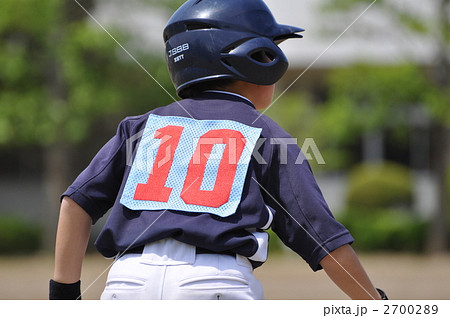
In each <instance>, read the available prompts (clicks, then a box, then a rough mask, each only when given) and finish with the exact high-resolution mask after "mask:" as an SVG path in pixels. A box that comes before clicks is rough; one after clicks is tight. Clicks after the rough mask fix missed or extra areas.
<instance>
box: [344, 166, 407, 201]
mask: <svg viewBox="0 0 450 318" xmlns="http://www.w3.org/2000/svg"><path fill="white" fill-rule="evenodd" d="M412 198H413V184H412V179H411V175H410V172H409V169H408V168H406V167H404V166H401V165H399V164H395V163H390V162H384V163H381V164H367V163H366V164H361V165H359V166H357V167H355V168H354V169H353V170H352V171H351V172H350V177H349V188H348V194H347V206H348V207H349V208H351V209H353V208H356V209H357V208H363V209H377V208H391V207H409V206H410V205H411V202H412Z"/></svg>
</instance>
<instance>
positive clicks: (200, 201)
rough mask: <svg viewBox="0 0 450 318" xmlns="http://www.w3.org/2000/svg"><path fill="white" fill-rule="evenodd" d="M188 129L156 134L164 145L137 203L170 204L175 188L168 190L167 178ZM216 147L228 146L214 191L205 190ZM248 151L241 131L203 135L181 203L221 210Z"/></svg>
mask: <svg viewBox="0 0 450 318" xmlns="http://www.w3.org/2000/svg"><path fill="white" fill-rule="evenodd" d="M183 129H184V127H181V126H166V127H163V128H160V129H158V130H157V131H156V133H155V136H154V138H158V139H161V144H160V147H159V149H158V152H157V154H156V158H155V162H154V163H153V167H152V172H151V174H150V176H149V177H148V180H147V183H139V184H138V185H137V187H136V191H135V194H134V199H135V200H146V201H159V202H167V201H168V200H169V198H170V194H171V193H172V188H170V187H166V186H165V184H166V182H167V178H168V176H169V172H170V169H171V167H172V164H173V159H174V154H175V151H176V148H177V147H178V143H179V141H180V137H181V134H182V132H183ZM214 144H224V145H225V149H224V151H223V154H222V158H221V160H220V163H219V168H218V171H217V176H216V181H215V183H214V188H213V190H201V189H200V187H201V185H202V181H203V177H204V174H205V169H206V164H207V163H208V158H209V156H210V154H211V152H212V149H213V146H214ZM244 147H245V138H244V136H243V135H242V133H240V132H239V131H237V130H232V129H215V130H210V131H208V132H207V133H205V134H203V135H202V136H201V137H200V138H199V140H198V143H197V146H196V149H195V151H194V154H193V156H192V158H191V160H190V162H189V166H188V169H187V174H186V177H185V181H184V185H183V189H182V191H181V199H182V200H183V201H184V202H185V203H186V204H194V205H201V206H207V207H213V208H217V207H220V206H221V205H222V204H224V203H226V202H227V201H228V199H229V197H230V193H231V189H232V186H233V182H234V178H235V176H236V169H237V163H238V162H239V158H240V157H241V154H242V152H243V150H244ZM180 177H181V176H180Z"/></svg>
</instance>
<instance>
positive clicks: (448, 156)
mask: <svg viewBox="0 0 450 318" xmlns="http://www.w3.org/2000/svg"><path fill="white" fill-rule="evenodd" d="M449 3H450V1H449V0H441V1H440V2H439V8H438V10H439V17H438V23H439V25H438V29H439V34H440V36H439V37H440V38H439V52H438V54H437V63H436V66H435V72H434V81H435V83H436V85H438V87H440V88H441V89H442V90H446V89H447V87H448V85H449V84H450V77H449V71H448V69H449V61H448V56H447V39H446V35H447V34H448V32H449V29H450V27H449V25H450V23H449V13H450V12H449V11H450V5H449ZM445 124H446V123H445V119H444V124H439V123H438V124H437V125H436V127H435V132H436V133H435V137H434V139H435V140H434V142H435V145H434V149H435V154H434V160H433V166H432V170H433V173H434V175H435V178H436V181H437V185H438V187H437V188H438V209H437V211H436V213H435V215H434V217H433V219H432V223H431V227H430V233H429V236H428V242H427V250H428V251H429V252H444V251H447V250H448V226H449V222H448V213H449V200H448V191H447V171H448V168H449V162H450V145H449V143H450V137H449V136H450V132H449V129H448V127H445V126H444V125H445Z"/></svg>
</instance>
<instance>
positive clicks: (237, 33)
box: [164, 0, 304, 97]
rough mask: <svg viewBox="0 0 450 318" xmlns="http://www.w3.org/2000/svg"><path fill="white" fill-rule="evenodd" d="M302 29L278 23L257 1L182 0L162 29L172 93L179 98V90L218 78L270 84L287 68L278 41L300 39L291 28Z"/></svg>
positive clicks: (265, 7) (181, 93)
mask: <svg viewBox="0 0 450 318" xmlns="http://www.w3.org/2000/svg"><path fill="white" fill-rule="evenodd" d="M302 31H304V30H303V29H301V28H297V27H293V26H287V25H281V24H278V23H277V22H276V21H275V18H274V17H273V15H272V13H271V12H270V10H269V8H268V7H267V6H266V4H265V3H264V2H263V1H262V0H189V1H187V2H186V3H184V4H183V5H182V6H181V7H180V8H179V9H178V10H177V11H176V12H175V13H174V14H173V15H172V17H171V18H170V20H169V22H168V23H167V26H166V27H165V29H164V42H165V44H166V59H167V64H168V68H169V73H170V76H171V78H172V81H173V83H174V85H175V88H176V90H177V94H178V95H179V96H180V97H183V90H184V89H186V88H188V87H190V86H192V85H194V84H199V83H202V82H206V81H213V80H219V79H234V80H241V81H245V82H250V83H254V84H259V85H271V84H274V83H276V82H277V81H278V80H279V79H280V78H281V77H282V76H283V75H284V73H285V72H286V70H287V67H288V61H287V58H286V56H285V55H284V53H283V52H282V50H281V49H280V48H279V47H278V44H279V43H281V42H282V41H284V40H286V39H289V38H301V37H302V36H301V35H299V34H297V32H302ZM261 53H263V54H264V55H265V56H266V59H265V60H262V59H261Z"/></svg>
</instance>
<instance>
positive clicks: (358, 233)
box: [338, 209, 428, 252]
mask: <svg viewBox="0 0 450 318" xmlns="http://www.w3.org/2000/svg"><path fill="white" fill-rule="evenodd" d="M338 220H339V221H340V222H341V223H342V224H344V225H345V226H346V227H347V229H348V230H349V231H350V233H351V234H352V236H353V237H354V238H355V242H354V243H353V247H354V248H355V249H358V250H363V251H412V252H420V251H423V249H424V245H425V240H426V234H427V229H428V222H426V221H424V220H422V219H421V218H419V217H417V216H415V215H413V214H412V213H408V212H406V211H402V210H357V209H352V210H347V211H345V212H344V213H342V214H340V215H339V217H338Z"/></svg>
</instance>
